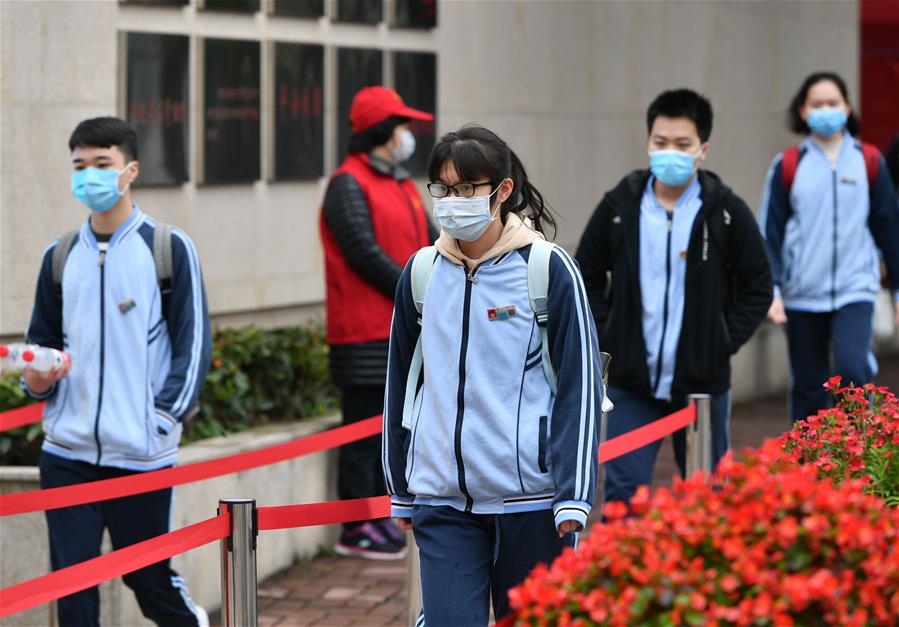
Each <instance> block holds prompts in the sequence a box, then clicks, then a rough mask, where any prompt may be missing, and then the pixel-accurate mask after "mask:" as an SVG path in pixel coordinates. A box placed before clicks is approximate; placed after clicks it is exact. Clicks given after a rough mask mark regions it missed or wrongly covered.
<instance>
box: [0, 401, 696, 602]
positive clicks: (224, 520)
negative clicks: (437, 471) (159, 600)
mask: <svg viewBox="0 0 899 627" xmlns="http://www.w3.org/2000/svg"><path fill="white" fill-rule="evenodd" d="M695 419H696V410H695V408H694V407H693V406H689V407H686V408H684V409H682V410H680V411H677V412H675V413H673V414H671V415H669V416H666V417H664V418H662V419H661V420H657V421H655V422H654V423H652V424H650V425H647V426H645V427H641V428H640V429H635V430H634V431H631V432H629V433H626V434H624V435H622V436H619V437H617V438H614V439H612V440H609V441H607V442H604V443H603V444H602V446H600V450H599V455H600V460H601V461H602V462H607V461H609V460H611V459H614V458H616V457H619V456H621V455H624V454H625V453H629V452H631V451H633V450H635V449H637V448H640V447H641V446H645V445H646V444H649V443H650V442H653V441H655V440H658V439H661V438H663V437H665V436H666V435H669V434H671V433H673V432H675V431H677V430H678V429H681V428H683V427H685V426H687V425H689V424H691V423H692V422H693V421H694V420H695ZM379 431H380V417H379V416H375V417H372V418H369V419H367V420H364V421H361V422H358V423H354V424H352V425H348V426H346V427H339V428H337V429H333V430H331V431H326V432H324V433H321V434H317V435H315V436H309V437H307V438H302V439H300V440H294V441H293V442H287V443H285V444H279V445H276V446H273V447H268V448H265V449H259V450H257V451H251V452H249V453H243V454H239V455H232V456H230V457H225V458H222V459H218V460H212V461H210V462H201V463H199V464H190V465H188V466H182V467H180V468H172V469H167V470H163V471H155V472H149V473H145V474H143V475H136V476H130V477H123V478H121V479H111V480H106V481H95V482H93V483H89V484H81V485H76V486H69V487H67V488H55V489H52V490H40V491H36V492H25V493H21V494H19V495H7V496H5V497H3V498H4V501H3V502H2V503H0V505H3V506H5V509H4V511H3V512H2V513H3V514H4V515H8V514H10V513H24V511H37V510H40V509H54V508H56V507H65V506H67V505H72V504H75V503H74V502H70V501H75V502H79V501H77V499H76V497H83V494H81V492H84V491H85V490H81V491H76V490H73V488H90V489H92V491H94V492H96V491H97V487H98V486H106V487H110V490H111V491H110V492H107V493H104V494H93V495H92V497H99V498H92V499H89V500H88V501H82V502H90V500H106V499H110V498H116V497H119V496H126V495H129V494H137V493H139V492H141V491H149V490H157V489H160V488H162V487H168V485H178V484H180V483H189V482H191V481H198V480H200V479H204V478H209V477H212V476H218V475H221V474H228V473H230V472H237V470H235V469H234V468H237V467H239V469H240V470H246V469H249V468H255V467H258V466H262V465H265V464H270V463H274V462H275V461H283V460H284V459H291V458H292V457H296V456H299V455H305V454H308V453H312V452H317V451H320V450H325V449H327V448H332V447H334V446H339V445H340V444H343V443H346V442H351V441H354V440H356V439H360V438H362V437H367V436H369V435H374V434H376V433H378V432H379ZM335 442H336V443H335ZM223 467H224V470H223ZM185 470H193V471H194V472H193V473H191V474H190V475H189V476H187V477H186V478H185V477H184V476H182V475H184V474H186V473H184V472H183V471H185ZM175 471H179V473H175ZM173 477H174V479H176V480H177V483H169V482H171V481H172V480H173ZM148 478H149V479H150V481H146V479H148ZM135 479H137V480H138V481H135ZM129 480H131V481H129ZM139 480H144V481H139ZM143 484H149V487H147V485H143ZM48 495H49V497H48ZM14 496H23V497H28V498H27V499H22V500H21V502H19V503H16V502H15V501H14V502H13V504H12V505H9V500H10V498H11V497H14ZM39 497H40V498H42V499H43V498H50V500H51V502H50V503H49V506H48V505H46V504H42V505H43V506H40V507H34V508H33V509H24V508H25V507H27V506H33V505H35V504H33V503H29V499H31V500H33V499H36V498H39ZM64 501H65V502H64ZM17 508H18V509H17ZM10 510H13V511H10ZM258 515H259V530H260V531H270V530H274V529H291V528H294V527H312V526H317V525H330V524H337V523H343V522H351V521H356V520H369V519H372V518H386V517H388V516H390V498H389V497H387V496H377V497H372V498H367V499H355V500H350V501H336V502H328V503H312V504H300V505H283V506H277V507H260V508H259V509H258ZM229 533H230V520H229V517H228V514H227V513H223V514H220V515H219V516H216V517H215V518H210V519H208V520H205V521H203V522H201V523H197V524H195V525H190V526H189V527H184V528H183V529H179V530H177V531H172V532H170V533H167V534H164V535H161V536H157V537H155V538H151V539H150V540H145V541H143V542H139V543H138V544H133V545H131V546H128V547H125V548H123V549H119V550H117V551H113V552H112V553H108V554H106V555H103V556H101V557H97V558H94V559H91V560H88V561H86V562H82V563H80V564H76V565H74V566H70V567H68V568H64V569H62V570H58V571H54V572H52V573H50V574H48V575H44V576H42V577H37V578H35V579H31V580H29V581H26V582H23V583H20V584H16V585H13V586H10V587H8V588H4V589H2V590H0V618H5V617H7V616H10V615H12V614H16V613H18V612H23V611H25V610H28V609H31V608H33V607H35V606H37V605H40V604H42V603H49V602H50V601H55V600H56V599H59V598H61V597H64V596H67V595H69V594H73V593H75V592H79V591H81V590H85V589H87V588H90V587H93V586H96V585H98V584H100V583H102V582H104V581H108V580H110V579H114V578H116V577H120V576H122V575H125V574H128V573H130V572H133V571H135V570H138V569H141V568H144V567H145V566H149V565H150V564H155V563H157V562H160V561H162V560H164V559H168V558H170V557H173V556H175V555H178V554H180V553H184V552H186V551H190V550H192V549H195V548H197V547H200V546H203V545H205V544H208V543H210V542H213V541H215V540H220V539H222V538H225V537H227V536H228V534H229Z"/></svg>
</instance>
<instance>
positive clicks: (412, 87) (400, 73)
mask: <svg viewBox="0 0 899 627" xmlns="http://www.w3.org/2000/svg"><path fill="white" fill-rule="evenodd" d="M393 74H394V85H395V86H396V91H397V93H398V94H399V95H400V96H402V98H403V100H404V101H405V102H406V104H407V105H409V106H410V107H415V108H416V109H421V110H422V111H427V112H428V113H434V112H435V111H437V55H436V54H433V53H430V52H394V53H393ZM409 128H410V130H411V131H412V133H413V134H414V135H415V154H413V155H412V158H411V159H409V160H408V161H407V162H406V164H405V165H406V167H407V168H408V169H409V171H410V172H412V174H413V175H415V176H422V175H424V174H425V173H426V172H427V169H428V158H429V157H430V155H431V150H432V149H433V148H434V135H435V128H436V124H435V122H434V121H431V122H425V121H422V120H412V121H411V123H410V124H409Z"/></svg>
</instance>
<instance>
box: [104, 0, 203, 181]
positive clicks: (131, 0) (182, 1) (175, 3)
mask: <svg viewBox="0 0 899 627" xmlns="http://www.w3.org/2000/svg"><path fill="white" fill-rule="evenodd" d="M189 3H190V0H119V4H155V5H159V6H163V7H165V6H169V7H183V6H187V4H189ZM141 175H142V176H143V173H141Z"/></svg>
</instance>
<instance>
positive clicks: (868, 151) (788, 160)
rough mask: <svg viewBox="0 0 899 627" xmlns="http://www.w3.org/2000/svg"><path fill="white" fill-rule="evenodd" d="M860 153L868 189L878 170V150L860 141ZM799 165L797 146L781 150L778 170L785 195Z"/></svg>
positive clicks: (791, 185)
mask: <svg viewBox="0 0 899 627" xmlns="http://www.w3.org/2000/svg"><path fill="white" fill-rule="evenodd" d="M861 145H862V155H864V157H865V171H866V172H867V173H868V189H869V190H870V189H872V188H873V187H874V181H876V180H877V174H878V172H879V171H880V151H879V150H877V147H876V146H875V145H873V144H868V143H866V142H861ZM798 167H799V146H798V145H796V146H791V147H790V148H787V149H786V150H784V152H783V158H782V159H781V162H780V172H781V176H782V177H783V182H784V187H785V188H786V190H787V196H789V195H790V190H791V189H792V188H793V180H794V179H795V178H796V169H797V168H798Z"/></svg>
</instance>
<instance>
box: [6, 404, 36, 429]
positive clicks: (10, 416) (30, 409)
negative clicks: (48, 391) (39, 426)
mask: <svg viewBox="0 0 899 627" xmlns="http://www.w3.org/2000/svg"><path fill="white" fill-rule="evenodd" d="M44 405H46V403H32V404H31V405H25V406H24V407H17V408H16V409H9V410H7V411H4V412H0V432H2V431H9V430H10V429H15V428H16V427H24V426H25V425H33V424H34V423H36V422H40V421H41V419H42V418H43V417H44Z"/></svg>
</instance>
